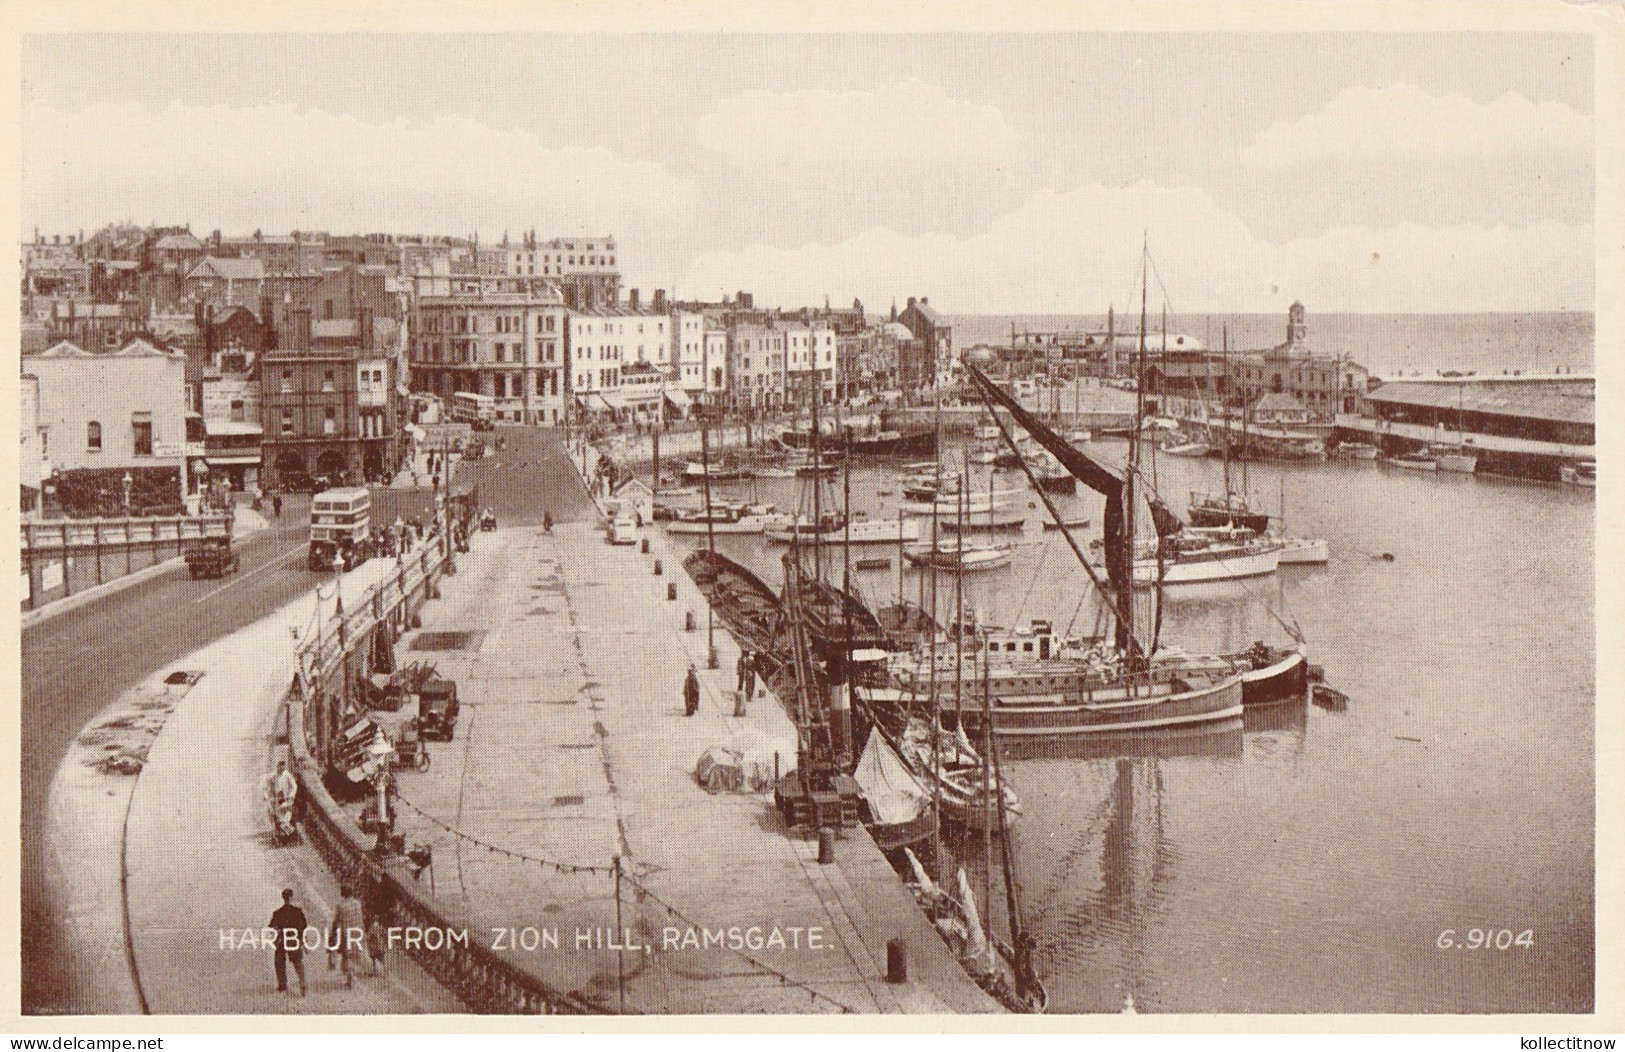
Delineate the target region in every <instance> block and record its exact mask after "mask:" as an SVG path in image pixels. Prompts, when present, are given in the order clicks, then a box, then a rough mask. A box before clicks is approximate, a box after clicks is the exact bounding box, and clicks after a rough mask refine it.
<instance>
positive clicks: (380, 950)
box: [367, 910, 386, 975]
mask: <svg viewBox="0 0 1625 1052" xmlns="http://www.w3.org/2000/svg"><path fill="white" fill-rule="evenodd" d="M385 944H386V939H385V935H384V922H383V919H382V918H381V917H379V916H378V911H377V910H374V911H372V916H371V917H369V918H368V920H367V956H368V957H370V958H372V974H373V975H383V974H384V946H385Z"/></svg>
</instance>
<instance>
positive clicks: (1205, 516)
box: [1186, 504, 1270, 533]
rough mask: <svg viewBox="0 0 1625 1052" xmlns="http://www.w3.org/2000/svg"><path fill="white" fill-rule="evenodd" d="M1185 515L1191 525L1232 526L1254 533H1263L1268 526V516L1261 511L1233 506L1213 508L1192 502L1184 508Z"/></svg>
mask: <svg viewBox="0 0 1625 1052" xmlns="http://www.w3.org/2000/svg"><path fill="white" fill-rule="evenodd" d="M1186 516H1187V517H1188V518H1189V519H1190V523H1191V525H1192V526H1205V527H1218V526H1233V527H1239V528H1240V529H1244V530H1252V531H1253V532H1254V533H1263V532H1264V531H1265V530H1266V529H1268V528H1269V524H1270V517H1269V516H1268V515H1265V514H1263V513H1262V512H1256V511H1239V510H1237V509H1234V508H1215V507H1208V506H1204V505H1201V504H1192V505H1191V506H1190V507H1189V508H1188V509H1187V510H1186Z"/></svg>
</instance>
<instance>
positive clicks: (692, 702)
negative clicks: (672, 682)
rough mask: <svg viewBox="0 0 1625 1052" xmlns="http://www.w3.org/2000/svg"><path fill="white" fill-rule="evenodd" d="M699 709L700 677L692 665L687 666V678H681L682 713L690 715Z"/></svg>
mask: <svg viewBox="0 0 1625 1052" xmlns="http://www.w3.org/2000/svg"><path fill="white" fill-rule="evenodd" d="M699 711H700V677H699V674H698V673H696V672H695V671H694V666H693V665H690V666H688V678H687V679H685V680H683V715H684V716H692V715H694V714H695V713H696V712H699Z"/></svg>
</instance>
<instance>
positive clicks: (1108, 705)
mask: <svg viewBox="0 0 1625 1052" xmlns="http://www.w3.org/2000/svg"><path fill="white" fill-rule="evenodd" d="M1181 687H1185V689H1179V688H1181ZM1151 689H1152V690H1153V691H1154V693H1152V694H1150V695H1144V694H1142V695H1141V696H1140V697H1138V698H1133V697H1129V696H1128V694H1127V692H1126V691H1125V690H1122V689H1118V690H1115V691H1111V690H1103V691H1097V692H1095V693H1094V694H1093V696H1092V697H1091V699H1090V700H1089V701H1087V702H1083V703H1077V702H1073V701H1069V700H1062V699H1059V698H1057V697H1056V696H1053V695H1050V696H1043V695H1037V696H1033V695H1029V696H1019V695H1016V696H1009V697H998V696H995V697H994V698H993V701H992V706H991V708H992V717H993V733H994V734H995V735H997V736H999V737H1008V738H1037V737H1044V736H1049V737H1070V736H1076V735H1110V734H1123V733H1127V732H1131V731H1141V730H1153V729H1158V728H1164V727H1186V726H1192V725H1195V724H1201V723H1209V722H1212V721H1215V720H1228V719H1234V718H1236V717H1238V716H1240V715H1241V712H1242V707H1243V703H1242V679H1241V677H1240V676H1231V677H1229V678H1227V679H1224V680H1222V681H1220V682H1218V683H1213V684H1207V685H1202V686H1187V685H1185V684H1183V683H1181V682H1180V681H1177V680H1176V681H1172V682H1169V683H1158V684H1153V685H1152V688H1151ZM945 701H946V707H945V708H944V711H945V712H948V713H954V708H953V699H952V698H951V697H950V698H947V699H945ZM955 715H960V716H962V717H963V719H964V722H965V725H966V726H967V728H980V726H981V722H982V718H983V716H982V711H981V709H980V708H978V707H973V706H972V703H971V702H969V701H967V702H966V708H965V709H964V710H963V712H961V713H955Z"/></svg>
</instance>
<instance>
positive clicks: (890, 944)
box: [886, 939, 908, 983]
mask: <svg viewBox="0 0 1625 1052" xmlns="http://www.w3.org/2000/svg"><path fill="white" fill-rule="evenodd" d="M886 981H887V982H888V983H906V982H908V943H906V942H904V941H903V940H902V939H890V940H888V941H887V942H886Z"/></svg>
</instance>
